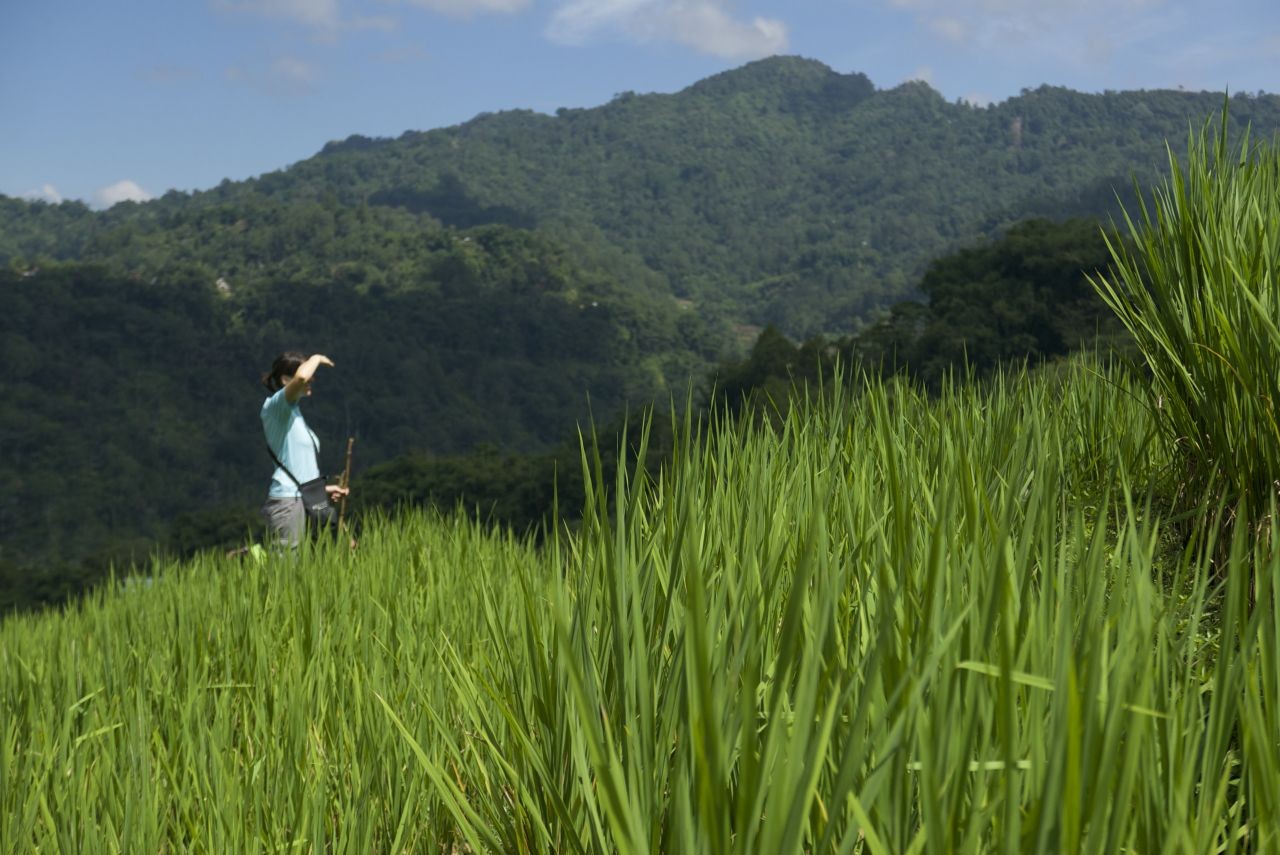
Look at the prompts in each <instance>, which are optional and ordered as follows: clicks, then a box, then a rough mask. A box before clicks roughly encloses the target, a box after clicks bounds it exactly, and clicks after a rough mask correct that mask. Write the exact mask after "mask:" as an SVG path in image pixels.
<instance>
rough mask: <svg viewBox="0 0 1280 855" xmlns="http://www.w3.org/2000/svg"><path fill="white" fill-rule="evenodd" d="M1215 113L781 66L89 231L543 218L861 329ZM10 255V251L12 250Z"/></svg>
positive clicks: (1104, 186) (241, 187)
mask: <svg viewBox="0 0 1280 855" xmlns="http://www.w3.org/2000/svg"><path fill="white" fill-rule="evenodd" d="M1222 105H1223V95H1222V94H1215V93H1186V92H1174V91H1138V92H1106V93H1104V94H1100V95H1091V94H1083V93H1078V92H1073V91H1071V90H1067V89H1063V88H1057V87H1050V86H1041V87H1039V88H1037V89H1028V90H1024V91H1023V93H1022V94H1021V95H1019V96H1017V97H1014V98H1010V99H1008V100H1007V101H1004V102H1002V103H1000V104H997V105H994V106H991V107H988V108H979V107H975V106H972V105H968V104H963V103H949V102H947V101H946V100H945V99H943V98H942V96H941V95H939V94H938V93H937V92H935V91H934V90H932V89H931V88H929V87H928V86H927V85H926V84H924V83H906V84H902V85H900V86H897V87H894V88H891V89H883V90H877V89H876V88H875V87H874V85H873V84H872V83H871V81H870V80H869V79H867V77H866V76H865V75H862V74H857V73H854V74H840V73H838V72H835V71H833V70H832V69H830V68H828V67H827V66H825V65H823V64H822V63H820V62H816V61H814V60H807V59H801V58H798V57H775V58H771V59H766V60H761V61H758V62H754V63H750V64H748V65H745V66H743V67H741V68H738V69H734V70H731V71H727V72H724V73H721V74H717V75H715V76H713V77H709V78H707V79H705V80H702V81H699V82H697V83H695V84H693V85H691V86H689V87H688V88H686V89H684V90H683V91H680V92H677V93H675V94H670V95H666V94H655V95H636V94H634V93H623V94H621V95H619V96H617V97H615V98H614V99H613V100H612V101H610V102H609V103H608V104H605V105H603V106H600V107H594V108H588V109H561V110H559V111H557V113H556V115H545V114H539V113H534V112H531V111H525V110H517V111H510V112H503V113H496V114H481V115H479V116H477V117H476V118H474V119H472V120H471V121H468V122H466V123H463V124H461V125H457V126H454V127H448V128H441V129H436V130H430V131H411V132H406V133H405V134H403V135H401V136H400V137H399V138H397V139H394V140H391V139H377V140H375V139H370V138H367V137H362V136H358V135H356V136H352V137H348V138H347V139H346V140H343V141H341V142H331V143H329V144H327V145H326V146H324V148H323V149H322V150H321V151H320V152H319V153H318V154H316V155H315V156H314V157H311V158H309V159H307V160H304V161H301V162H299V163H296V164H293V165H292V166H289V167H288V168H286V169H282V170H279V171H277V172H272V173H269V174H266V175H263V176H260V177H258V178H254V179H250V180H247V181H240V182H232V181H224V182H223V183H222V184H221V185H220V186H218V187H216V188H214V189H212V190H209V191H205V192H199V193H195V194H192V195H190V196H188V195H185V194H181V193H170V194H167V195H166V196H165V197H163V198H161V199H158V200H155V201H153V202H150V203H146V204H143V205H124V206H119V207H118V208H116V209H113V210H112V211H110V212H107V213H105V214H101V215H97V219H99V220H101V222H100V223H99V224H98V225H96V226H95V228H97V229H99V230H102V229H103V228H108V229H109V228H110V227H111V226H110V224H117V223H124V222H128V221H134V222H136V223H137V224H138V226H139V227H140V228H142V229H143V230H144V231H145V230H156V229H160V230H163V229H164V228H165V225H164V223H165V217H166V216H167V215H169V214H172V213H173V212H176V211H181V210H184V209H191V208H193V207H195V208H199V207H206V206H219V205H232V206H235V205H240V204H244V203H246V202H247V201H249V200H251V199H254V198H259V199H261V198H266V199H270V200H271V201H272V202H273V203H281V204H285V205H290V204H312V205H315V204H319V205H322V206H324V205H337V206H362V205H363V206H373V207H389V208H399V209H403V210H405V211H407V212H410V213H412V214H415V215H421V216H426V217H429V218H431V219H434V220H437V221H439V222H440V223H441V224H443V225H445V226H453V227H457V228H469V227H474V226H477V225H484V224H503V225H507V226H511V227H516V228H536V229H540V230H545V231H547V232H550V233H552V234H554V235H557V236H559V237H560V238H562V239H563V240H565V241H566V242H567V243H568V244H569V245H570V246H571V247H572V246H582V245H593V246H597V247H601V246H603V247H608V248H609V249H608V250H607V252H609V253H614V254H617V253H619V252H620V253H621V254H622V255H624V256H626V257H627V258H628V259H630V261H629V262H628V264H627V265H622V266H620V267H618V272H617V275H618V276H619V277H620V278H622V277H625V276H627V275H630V274H629V273H624V272H623V268H624V267H627V268H629V269H630V270H631V271H632V272H634V270H635V269H638V268H639V267H640V266H641V265H643V266H644V267H647V268H648V269H649V270H650V271H653V272H654V273H656V274H658V276H659V277H660V278H661V279H662V280H664V281H665V285H664V286H662V290H667V291H669V292H670V294H671V295H672V296H675V297H679V298H685V299H688V300H691V301H693V305H694V306H695V308H696V309H697V310H699V311H702V312H707V313H712V314H718V315H722V316H724V317H725V318H728V319H730V320H735V321H746V322H751V323H756V324H764V323H774V324H777V325H778V326H780V327H781V328H782V329H784V330H785V331H787V332H788V333H790V334H792V335H795V336H802V335H807V334H809V333H813V332H816V331H821V330H848V329H852V328H856V327H858V326H859V325H860V324H862V323H864V322H866V321H867V320H869V319H870V318H872V317H874V316H875V314H876V313H877V311H878V310H880V309H882V308H883V307H885V306H886V305H888V304H890V303H891V302H893V301H894V300H896V299H900V298H902V297H904V296H906V295H909V294H910V293H911V292H912V290H913V288H914V287H915V284H916V282H917V280H918V277H919V275H920V274H921V273H922V271H923V269H924V266H925V265H926V264H927V262H928V261H929V259H931V258H933V257H936V256H937V255H939V254H941V253H943V252H945V251H948V250H950V249H954V248H955V247H957V246H959V245H963V244H966V243H969V242H972V241H973V240H974V239H977V238H981V237H985V236H991V235H994V234H996V233H997V232H999V231H1000V230H1001V229H1003V228H1004V227H1006V226H1008V225H1010V224H1011V223H1013V222H1016V221H1018V220H1021V219H1024V218H1025V217H1027V216H1050V217H1066V216H1079V215H1094V216H1099V215H1105V214H1107V213H1108V212H1109V211H1110V210H1113V209H1114V203H1115V197H1116V194H1117V192H1119V193H1120V194H1121V195H1124V194H1127V193H1128V192H1129V187H1130V184H1131V180H1132V178H1133V177H1137V178H1139V179H1140V180H1144V181H1145V180H1149V179H1151V178H1154V177H1156V176H1158V175H1160V174H1163V172H1164V167H1165V148H1164V146H1165V141H1166V140H1171V141H1173V143H1174V150H1175V151H1176V150H1178V149H1179V147H1180V141H1181V139H1182V138H1184V137H1185V135H1186V133H1187V131H1188V129H1189V128H1191V127H1198V126H1199V125H1200V124H1202V123H1203V122H1204V121H1205V120H1206V119H1208V118H1210V117H1212V116H1214V115H1216V114H1217V113H1219V112H1220V110H1221V108H1222ZM1230 105H1231V123H1232V125H1233V132H1238V131H1239V129H1240V128H1241V127H1243V125H1245V124H1246V123H1251V124H1252V127H1253V131H1254V133H1255V135H1260V136H1265V137H1269V136H1271V135H1273V134H1275V133H1276V131H1277V130H1278V129H1280V98H1278V97H1277V96H1273V95H1257V96H1250V95H1241V94H1237V95H1235V96H1232V97H1231V99H1230ZM82 218H83V217H82ZM89 219H94V218H92V217H90V218H89ZM11 222H12V220H9V222H5V218H4V217H3V215H2V214H0V224H2V225H5V226H6V231H7V230H9V228H8V227H9V224H10V223H11ZM68 228H69V230H70V232H71V233H72V234H75V233H76V229H75V228H71V227H68ZM16 231H17V232H19V233H20V232H22V228H21V227H20V226H19V227H16ZM17 243H20V241H19V240H17V239H16V238H15V239H14V240H10V241H9V242H8V245H6V244H5V243H4V242H2V239H0V256H3V255H4V254H5V251H6V250H7V251H8V254H9V255H13V254H14V253H15V252H21V251H23V250H22V247H20V246H16V247H15V246H14V244H17ZM47 243H48V241H46V244H47ZM59 251H61V252H62V254H63V255H64V257H65V256H74V257H82V256H83V255H84V254H85V253H84V252H83V250H82V249H81V250H76V251H69V250H67V249H66V248H65V247H62V248H61V250H59ZM55 254H57V253H56V252H55ZM87 254H88V255H90V256H93V253H92V252H90V253H87ZM108 254H109V250H108ZM623 284H624V285H625V283H623Z"/></svg>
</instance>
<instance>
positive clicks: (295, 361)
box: [262, 350, 307, 394]
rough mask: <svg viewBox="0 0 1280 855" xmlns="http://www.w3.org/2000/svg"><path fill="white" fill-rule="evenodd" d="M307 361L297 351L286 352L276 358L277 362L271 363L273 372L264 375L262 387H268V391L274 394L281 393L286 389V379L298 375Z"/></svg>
mask: <svg viewBox="0 0 1280 855" xmlns="http://www.w3.org/2000/svg"><path fill="white" fill-rule="evenodd" d="M306 361H307V357H306V356H305V355H303V354H301V353H299V352H298V351H296V350H286V351H285V352H284V353H282V354H280V355H279V356H277V357H276V361H275V362H273V363H271V371H270V372H269V373H267V374H263V375H262V385H263V386H266V387H267V391H268V392H271V393H272V394H274V393H276V392H279V391H280V390H281V389H283V388H284V380H283V379H282V378H284V377H290V376H292V375H294V374H297V373H298V369H299V368H301V367H302V363H304V362H306Z"/></svg>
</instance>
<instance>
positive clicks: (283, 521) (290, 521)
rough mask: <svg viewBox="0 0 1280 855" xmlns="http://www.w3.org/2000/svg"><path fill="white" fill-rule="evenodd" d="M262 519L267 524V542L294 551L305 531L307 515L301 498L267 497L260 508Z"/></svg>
mask: <svg viewBox="0 0 1280 855" xmlns="http://www.w3.org/2000/svg"><path fill="white" fill-rule="evenodd" d="M262 518H263V519H264V520H266V522H267V541H268V542H269V543H273V544H275V543H278V544H281V545H283V546H288V547H290V548H293V549H296V548H297V547H298V544H299V543H301V542H302V535H303V533H304V532H306V530H307V514H306V510H305V509H304V508H303V507H302V498H301V497H300V496H294V497H292V498H277V497H275V496H269V497H267V501H266V503H265V504H264V505H263V506H262Z"/></svg>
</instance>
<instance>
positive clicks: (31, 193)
mask: <svg viewBox="0 0 1280 855" xmlns="http://www.w3.org/2000/svg"><path fill="white" fill-rule="evenodd" d="M22 198H23V199H29V200H30V201H32V202H48V203H49V204H51V205H57V204H59V203H60V202H61V201H62V194H61V193H59V192H58V188H57V187H54V186H53V185H52V184H41V185H40V189H39V190H28V191H27V192H26V193H23V194H22Z"/></svg>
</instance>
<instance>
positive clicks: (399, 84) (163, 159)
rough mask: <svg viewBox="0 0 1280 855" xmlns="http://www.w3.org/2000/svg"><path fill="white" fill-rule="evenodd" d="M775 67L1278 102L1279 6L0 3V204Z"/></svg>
mask: <svg viewBox="0 0 1280 855" xmlns="http://www.w3.org/2000/svg"><path fill="white" fill-rule="evenodd" d="M772 54H798V55H800V56H805V57H810V58H813V59H817V60H820V61H822V62H824V63H826V64H827V65H829V66H831V67H832V68H834V69H835V70H837V71H840V72H851V71H860V72H863V73H865V74H867V75H868V76H869V77H870V78H871V80H872V81H873V82H874V83H875V85H876V86H878V87H880V88H889V87H892V86H896V85H898V84H899V83H902V82H903V81H904V80H909V79H923V80H925V81H927V82H928V83H929V84H930V85H932V86H933V87H934V88H935V89H937V90H938V91H940V92H941V93H942V94H943V95H944V96H946V97H947V98H948V99H950V100H955V99H958V98H963V99H967V100H972V101H976V102H979V103H990V102H998V101H1002V100H1004V99H1006V98H1009V97H1011V96H1013V95H1017V94H1018V93H1019V91H1020V90H1022V89H1023V88H1034V87H1036V86H1039V85H1040V84H1042V83H1049V84H1053V85H1060V86H1068V87H1070V88H1073V89H1078V90H1082V91H1090V92H1097V91H1102V90H1104V89H1165V88H1178V87H1184V88H1186V89H1189V90H1210V91H1219V92H1221V91H1223V90H1226V89H1228V88H1229V89H1230V90H1231V91H1233V92H1236V91H1244V92H1256V91H1259V90H1264V91H1267V92H1280V2H1277V0H1212V2H1211V0H790V2H782V0H130V2H128V3H120V2H115V3H113V2H110V0H107V2H88V0H9V2H7V3H4V4H3V9H0V117H2V118H0V194H5V195H9V196H25V197H29V198H43V199H48V200H51V201H56V200H59V199H82V200H84V201H86V202H89V203H90V204H92V205H94V206H95V207H104V206H108V205H110V204H112V203H114V202H116V201H119V200H121V199H126V198H136V199H144V198H149V197H153V196H158V195H161V194H163V193H164V192H165V191H167V190H169V189H179V190H195V189H204V188H208V187H211V186H213V185H216V184H217V183H218V182H219V181H221V180H222V179H223V178H231V179H233V180H239V179H243V178H248V177H251V176H254V175H258V174H261V173H263V172H268V171H271V170H274V169H279V168H281V167H284V166H287V165H288V164H290V163H293V162H295V161H298V160H302V159H304V158H307V157H309V156H311V155H312V154H314V153H315V152H316V151H318V150H319V149H320V148H321V147H322V146H323V145H324V143H325V142H327V141H328V140H334V139H343V138H345V137H347V136H349V135H350V134H353V133H360V134H365V135H367V136H399V135H400V134H401V133H402V132H404V131H406V130H427V129H430V128H436V127H442V126H446V125H452V124H456V123H458V122H462V121H465V120H467V119H469V118H471V117H472V116H474V115H475V114H477V113H480V112H492V111H498V110H504V109H510V108H521V107H522V108H530V109H534V110H539V111H544V112H552V111H554V110H555V109H556V108H557V107H591V106H596V105H598V104H602V103H605V102H607V101H608V100H609V99H610V98H612V97H613V95H614V94H616V93H618V92H623V91H628V90H630V91H635V92H674V91H677V90H679V89H682V88H684V87H685V86H688V85H690V84H692V83H694V82H696V81H697V80H700V79H701V78H703V77H706V76H708V75H711V74H715V73H717V72H719V71H723V70H726V69H729V68H734V67H737V66H739V65H742V64H744V63H746V62H748V61H750V60H753V59H759V58H761V57H765V56H769V55H772Z"/></svg>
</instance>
